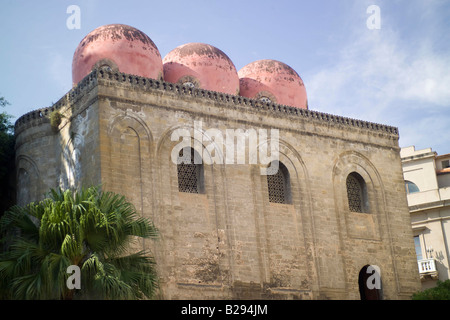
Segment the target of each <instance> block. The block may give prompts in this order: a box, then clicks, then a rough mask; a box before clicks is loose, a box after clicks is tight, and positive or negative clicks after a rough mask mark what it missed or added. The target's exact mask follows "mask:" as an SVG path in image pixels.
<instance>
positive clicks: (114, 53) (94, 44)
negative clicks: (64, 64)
mask: <svg viewBox="0 0 450 320" xmlns="http://www.w3.org/2000/svg"><path fill="white" fill-rule="evenodd" d="M103 65H107V66H109V67H110V68H112V69H113V70H118V71H120V72H123V73H129V74H134V75H138V76H142V77H146V78H153V79H161V77H162V73H163V69H162V60H161V55H160V53H159V51H158V48H157V47H156V45H155V44H154V43H153V41H152V40H151V39H150V38H149V37H148V36H147V35H146V34H145V33H143V32H142V31H139V30H137V29H135V28H133V27H130V26H127V25H122V24H111V25H106V26H102V27H99V28H97V29H95V30H94V31H92V32H90V33H89V34H88V35H87V36H86V37H85V38H84V39H83V40H81V42H80V44H79V45H78V47H77V49H76V50H75V53H74V55H73V61H72V82H73V84H74V85H75V84H77V83H78V82H79V81H80V80H82V79H83V78H84V77H85V76H86V75H88V74H89V72H91V70H92V68H94V67H101V66H103Z"/></svg>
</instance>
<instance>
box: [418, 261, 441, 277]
mask: <svg viewBox="0 0 450 320" xmlns="http://www.w3.org/2000/svg"><path fill="white" fill-rule="evenodd" d="M417 264H418V265H419V273H420V274H423V273H433V272H437V269H436V262H435V259H423V260H417Z"/></svg>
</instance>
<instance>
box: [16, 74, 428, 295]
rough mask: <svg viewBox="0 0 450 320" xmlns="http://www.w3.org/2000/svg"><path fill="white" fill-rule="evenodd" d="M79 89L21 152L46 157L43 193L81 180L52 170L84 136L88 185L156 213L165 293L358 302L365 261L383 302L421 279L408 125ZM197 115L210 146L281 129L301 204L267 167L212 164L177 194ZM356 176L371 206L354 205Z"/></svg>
mask: <svg viewBox="0 0 450 320" xmlns="http://www.w3.org/2000/svg"><path fill="white" fill-rule="evenodd" d="M74 91H75V92H76V93H75V94H72V91H71V92H70V93H69V94H68V96H67V97H66V98H64V99H62V100H64V101H60V102H59V105H58V104H57V105H56V107H59V109H58V110H61V112H62V113H63V114H64V115H65V116H66V117H65V118H63V119H64V120H63V122H62V123H61V125H60V127H59V131H58V132H57V133H55V132H52V131H51V128H50V125H49V124H48V123H46V122H45V119H41V120H39V121H41V122H42V123H35V124H34V125H29V123H30V121H25V120H24V119H22V120H20V119H19V120H20V121H18V123H17V124H16V130H17V131H16V134H17V136H18V138H19V139H18V150H19V151H20V152H18V161H19V162H20V161H21V160H20V159H21V158H20V157H21V156H22V157H29V158H31V159H33V161H34V162H35V163H36V167H37V168H38V170H39V172H40V176H41V179H40V180H39V181H41V182H42V181H44V182H45V183H42V186H41V187H39V188H40V189H39V190H44V189H45V188H47V187H49V186H52V185H58V184H59V185H61V181H62V180H64V179H65V177H69V178H70V177H71V176H70V175H68V174H67V173H66V172H64V171H63V170H62V169H59V171H58V169H54V168H52V167H55V168H62V167H63V163H64V161H63V159H64V157H65V156H64V154H65V153H64V152H65V151H64V150H66V149H67V147H66V146H68V145H69V146H70V145H72V147H70V148H69V149H68V152H66V153H67V154H68V155H69V157H68V158H70V159H73V162H72V166H73V167H74V168H75V169H74V170H73V172H74V179H73V182H74V184H75V186H76V187H79V186H81V185H86V184H92V183H93V184H99V183H101V184H102V187H103V188H104V189H106V190H112V191H116V192H120V193H122V194H125V195H126V196H127V197H128V198H129V199H130V200H131V201H132V202H133V203H134V204H135V206H136V208H137V209H138V210H139V211H140V212H142V214H143V215H144V216H147V217H149V218H151V219H152V220H153V221H154V223H155V224H156V226H157V227H158V228H159V230H160V234H161V236H160V239H159V240H158V241H157V242H151V241H144V242H142V243H139V245H138V248H150V249H151V250H152V252H153V253H154V255H155V257H156V260H157V263H158V270H159V274H160V277H161V296H162V297H163V298H165V299H192V298H198V299H205V298H207V299H208V298H210V299H215V298H238V299H241V298H242V299H245V298H267V299H269V298H275V299H359V288H358V274H359V272H360V270H361V269H362V268H363V267H364V266H366V265H377V266H379V267H380V270H381V278H382V283H383V297H384V298H385V299H398V298H408V297H409V296H410V295H411V293H412V292H414V291H416V290H418V289H419V288H420V283H419V277H418V273H417V264H416V261H415V253H414V246H413V238H412V230H411V226H410V221H409V212H408V208H407V204H406V195H405V191H404V183H403V178H402V170H401V163H400V156H399V147H398V132H397V130H396V128H392V127H388V126H384V125H378V124H373V123H368V122H364V121H359V120H353V119H348V118H343V117H339V116H333V115H328V114H323V113H318V112H314V111H309V110H301V109H295V108H290V107H286V106H280V105H275V104H269V105H266V104H262V103H261V102H257V101H254V100H249V99H245V98H242V97H239V96H231V95H226V94H222V93H216V92H210V91H205V90H197V89H189V88H184V87H181V86H178V85H173V84H169V83H164V82H159V81H155V80H151V79H145V78H140V77H135V76H129V75H125V74H120V73H107V72H103V71H98V72H94V73H91V75H90V76H88V77H87V78H86V79H85V80H83V82H82V83H81V85H80V86H79V87H78V88H77V89H76V90H74ZM56 107H55V108H56ZM44 118H45V117H44ZM194 121H201V122H202V129H203V131H199V132H197V134H196V135H195V136H194V134H193V140H197V142H199V139H201V140H202V141H203V147H206V148H208V146H210V143H208V142H205V141H207V138H208V137H207V136H206V133H205V130H207V129H211V128H216V129H218V130H220V131H221V132H223V134H224V136H225V132H226V131H225V130H226V129H243V130H244V131H245V130H251V129H255V130H258V129H267V130H269V129H278V130H279V137H280V161H281V162H282V163H283V164H284V165H285V166H286V168H287V169H288V171H289V175H290V185H291V195H292V196H291V201H290V203H289V204H277V203H271V202H269V198H268V186H267V177H266V176H265V175H261V174H260V165H259V164H223V163H215V164H211V165H210V164H204V165H203V170H204V177H203V181H204V188H205V191H204V193H200V194H192V193H184V192H179V191H178V178H177V166H176V164H174V163H173V162H172V160H171V152H172V150H173V148H174V147H175V146H176V145H177V144H178V143H179V141H172V140H171V135H172V133H173V132H174V131H175V130H177V129H180V128H186V129H188V130H190V131H191V132H192V133H193V127H194ZM33 130H37V131H39V132H41V135H42V136H43V137H42V138H38V136H35V135H34V134H33ZM42 132H45V134H44V133H42ZM27 137H28V138H27ZM27 139H28V140H27ZM45 144H48V145H49V146H51V148H53V151H52V152H53V154H54V156H49V154H48V153H45V152H43V151H42V150H41V149H42V147H43V146H44V145H45ZM196 146H197V147H196V148H198V149H199V150H197V151H199V152H201V151H202V150H201V146H202V145H201V144H197V145H196ZM199 146H200V148H199ZM194 147H195V145H194ZM247 148H248V146H247ZM73 150H79V151H78V152H75V153H74V151H73ZM208 150H209V149H208ZM247 151H248V149H247ZM215 152H218V151H217V150H215ZM215 152H212V153H211V154H209V155H208V154H204V158H205V157H206V158H207V157H209V156H213V155H215V154H216V153H215ZM246 163H248V161H247V162H246ZM20 168H21V167H20V166H19V170H20ZM22 168H23V169H26V168H25V165H24V166H22ZM77 168H78V169H77ZM29 170H30V169H29ZM77 170H79V171H77ZM43 172H44V175H43ZM70 172H71V171H70ZM351 172H357V173H359V174H360V175H361V176H362V177H363V179H364V181H365V183H366V185H367V194H368V199H369V200H368V205H369V208H370V210H369V213H355V212H350V210H349V207H348V201H347V194H346V178H347V176H348V174H350V173H351ZM77 174H78V175H77ZM38 177H39V175H38ZM69 178H67V179H68V181H72V180H70V179H69ZM64 181H65V180H64ZM68 185H69V186H71V185H70V183H69V184H68ZM30 186H31V184H30ZM21 189H23V188H22V187H21ZM25 189H26V188H25Z"/></svg>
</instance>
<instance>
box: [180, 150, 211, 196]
mask: <svg viewBox="0 0 450 320" xmlns="http://www.w3.org/2000/svg"><path fill="white" fill-rule="evenodd" d="M196 157H199V155H198V154H196V152H195V151H194V149H192V148H184V149H182V150H180V153H179V158H178V164H177V173H178V191H180V192H187V193H203V191H204V190H203V165H202V164H201V163H200V164H199V163H194V162H199V161H194V159H198V158H196Z"/></svg>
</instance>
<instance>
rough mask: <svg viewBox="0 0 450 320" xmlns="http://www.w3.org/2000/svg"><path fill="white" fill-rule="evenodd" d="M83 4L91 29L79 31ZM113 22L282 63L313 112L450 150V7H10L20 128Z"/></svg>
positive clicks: (239, 3) (3, 7) (245, 0)
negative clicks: (84, 44) (88, 39)
mask: <svg viewBox="0 0 450 320" xmlns="http://www.w3.org/2000/svg"><path fill="white" fill-rule="evenodd" d="M71 5H76V6H78V7H79V9H80V11H79V12H80V16H79V17H80V19H79V21H80V25H79V28H78V26H77V28H69V27H68V25H67V20H69V21H73V20H72V18H73V16H72V15H73V12H72V11H69V13H68V12H67V9H68V7H69V6H71ZM374 8H375V9H374ZM112 23H121V24H127V25H130V26H133V27H135V28H137V29H139V30H141V31H143V32H144V33H146V34H147V35H148V36H149V37H150V38H151V39H152V40H153V42H154V43H155V44H156V46H157V47H158V49H159V51H160V53H161V56H162V58H164V56H165V55H166V54H167V53H169V52H170V51H171V50H172V49H174V48H176V47H178V46H180V45H182V44H186V43H190V42H203V43H207V44H210V45H213V46H215V47H217V48H219V49H221V50H222V51H223V52H225V53H226V54H227V55H228V57H230V59H231V60H232V61H233V63H234V65H235V67H236V69H237V70H240V69H241V68H242V67H244V66H245V65H246V64H248V63H251V62H253V61H256V60H260V59H274V60H279V61H282V62H284V63H286V64H288V65H289V66H291V67H292V68H293V69H294V70H295V71H297V73H298V74H299V75H300V76H301V78H302V79H303V81H304V83H305V87H306V91H307V95H308V104H309V109H311V110H315V111H320V112H325V113H330V114H334V115H339V116H345V117H350V118H355V119H360V120H365V121H371V122H375V123H381V124H386V125H391V126H395V127H398V128H399V133H400V140H399V144H400V147H408V146H412V145H414V146H415V147H416V150H419V149H424V148H432V149H433V151H436V152H437V153H438V154H446V153H450V132H449V129H450V0H409V1H407V0H401V1H400V0H397V1H396V0H309V1H304V0H290V1H287V0H276V1H275V0H271V1H266V0H258V1H255V0H227V1H223V0H222V1H216V0H208V1H206V0H190V1H178V0H171V1H161V0H160V1H153V0H149V1H137V0H126V1H125V0H121V1H117V0H84V1H82V0H80V1H77V0H42V1H31V0H30V1H24V0H0V40H1V46H0V74H1V76H0V97H4V98H5V99H6V100H8V101H9V102H10V105H9V106H7V107H6V108H5V109H4V110H1V111H6V112H8V113H9V114H11V115H12V116H13V118H12V121H15V120H16V119H17V118H18V117H20V116H21V115H23V114H25V113H27V112H30V111H32V110H35V109H39V108H44V107H48V106H50V105H52V104H53V103H54V102H56V101H58V100H59V99H60V98H61V97H62V96H63V95H64V94H66V93H67V92H68V91H69V90H70V89H71V88H72V58H73V53H74V51H75V49H76V47H77V46H78V44H79V43H80V41H81V40H82V39H83V38H84V37H85V36H86V35H87V34H88V33H89V32H90V31H92V30H94V29H95V28H97V27H99V26H101V25H105V24H112ZM69 25H70V24H69Z"/></svg>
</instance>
